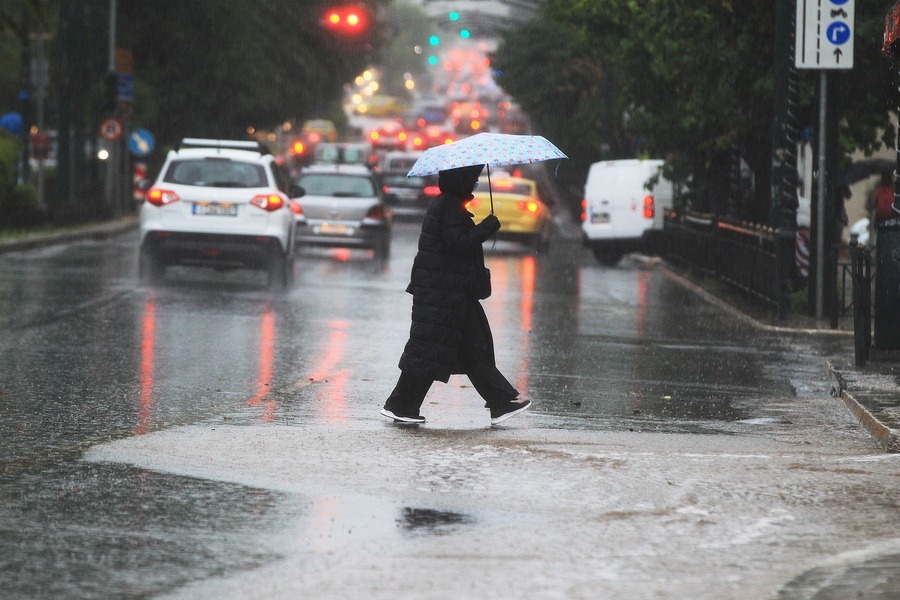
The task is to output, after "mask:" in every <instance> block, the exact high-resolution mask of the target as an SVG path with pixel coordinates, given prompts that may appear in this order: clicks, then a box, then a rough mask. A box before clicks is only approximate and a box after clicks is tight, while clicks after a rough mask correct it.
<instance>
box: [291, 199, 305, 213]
mask: <svg viewBox="0 0 900 600" xmlns="http://www.w3.org/2000/svg"><path fill="white" fill-rule="evenodd" d="M288 206H290V207H291V212H292V213H294V214H295V215H298V216H300V215H302V214H303V207H302V206H300V203H299V202H297V201H296V200H290V201H288Z"/></svg>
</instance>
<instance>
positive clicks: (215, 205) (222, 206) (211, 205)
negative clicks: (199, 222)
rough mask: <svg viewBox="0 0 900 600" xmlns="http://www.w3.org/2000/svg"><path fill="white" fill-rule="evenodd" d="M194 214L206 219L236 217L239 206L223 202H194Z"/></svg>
mask: <svg viewBox="0 0 900 600" xmlns="http://www.w3.org/2000/svg"><path fill="white" fill-rule="evenodd" d="M193 213H194V214H195V215H202V216H206V217H236V216H237V214H238V209H237V204H227V203H223V202H194V207H193Z"/></svg>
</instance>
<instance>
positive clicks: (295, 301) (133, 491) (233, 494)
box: [0, 226, 900, 600]
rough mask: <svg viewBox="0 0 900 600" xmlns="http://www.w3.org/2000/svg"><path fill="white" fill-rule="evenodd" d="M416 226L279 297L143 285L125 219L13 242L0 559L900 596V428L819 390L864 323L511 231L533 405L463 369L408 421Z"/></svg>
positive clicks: (218, 587)
mask: <svg viewBox="0 0 900 600" xmlns="http://www.w3.org/2000/svg"><path fill="white" fill-rule="evenodd" d="M414 240H415V230H414V228H413V229H410V228H409V227H408V226H406V227H401V228H400V230H399V232H398V239H397V240H396V242H398V243H395V252H394V257H393V258H392V259H391V261H390V263H389V264H385V265H380V264H377V263H373V262H372V261H371V260H370V258H369V257H368V256H365V255H361V254H359V253H339V252H338V253H335V252H331V251H328V252H325V251H323V252H311V253H310V254H309V255H305V256H304V257H303V260H302V261H301V263H300V264H299V267H298V273H297V275H298V284H297V286H295V288H293V289H292V290H291V291H290V292H289V293H288V294H286V295H284V296H273V295H272V294H269V293H268V292H266V291H265V289H264V288H265V286H264V282H263V281H262V279H261V278H260V279H259V281H257V278H255V276H246V275H242V274H216V273H210V274H202V275H197V274H195V273H192V272H187V271H184V272H182V271H176V272H173V273H171V274H168V275H167V281H166V284H165V285H163V286H160V287H159V288H153V289H151V288H141V287H139V286H136V285H135V265H136V262H135V261H134V260H133V259H134V243H135V237H134V235H133V232H126V233H125V234H122V235H114V236H113V237H111V238H103V237H102V236H101V237H99V238H98V237H87V238H81V239H80V240H79V241H78V242H77V245H76V246H75V247H74V249H73V247H71V246H66V245H60V244H57V245H53V246H44V247H40V246H38V247H36V248H31V249H23V248H20V249H17V250H15V251H14V252H10V253H9V254H8V255H5V256H4V257H2V258H0V267H2V269H3V271H2V272H3V277H2V278H0V299H2V303H0V304H2V306H3V307H4V308H3V310H2V311H0V327H2V330H3V339H2V340H0V358H2V366H0V408H2V410H0V433H2V436H0V459H2V460H0V467H2V471H0V585H2V589H4V590H7V591H8V592H9V593H11V597H15V598H47V597H67V598H115V597H122V598H126V597H171V598H248V597H250V598H295V597H298V596H301V597H322V598H357V597H371V598H388V597H390V598H418V597H423V596H424V597H434V598H460V597H496V598H505V597H514V596H515V597H522V596H526V597H535V598H595V597H611V598H617V597H632V598H735V599H741V600H743V599H746V598H751V599H752V598H779V599H784V600H787V599H799V598H847V597H864V598H875V599H880V598H896V597H898V593H900V592H898V590H900V581H898V576H897V573H898V572H900V569H898V568H897V567H900V528H898V525H897V523H896V519H895V516H896V514H897V512H898V511H897V508H898V507H900V504H898V499H897V495H896V489H897V483H898V478H900V469H898V466H900V463H898V462H897V461H898V455H896V454H889V453H884V452H882V451H881V448H880V447H879V446H878V444H877V443H876V441H875V440H873V439H872V437H871V435H870V433H868V432H867V430H866V429H864V428H862V427H861V426H860V424H858V423H857V421H856V420H855V417H854V416H853V415H852V414H851V413H850V412H849V411H848V410H847V408H846V406H845V405H844V403H842V402H840V401H837V400H836V399H834V398H831V397H830V396H829V394H828V391H829V387H830V385H831V384H830V381H829V375H828V368H827V365H828V364H840V360H841V359H842V358H843V357H844V356H845V355H846V356H849V357H851V358H852V356H851V355H852V339H850V338H847V337H846V336H836V335H831V334H818V333H815V332H793V333H791V332H786V331H781V330H778V329H777V328H771V327H766V326H764V325H760V324H758V323H754V322H752V320H748V319H746V318H742V317H740V315H736V314H734V313H733V312H731V311H728V310H725V309H723V307H721V306H718V305H717V304H716V303H714V302H711V301H709V299H707V298H705V297H703V295H702V294H701V293H699V292H698V290H696V289H693V288H692V287H691V286H690V285H688V284H686V282H684V281H680V280H679V278H678V277H677V276H675V275H674V274H673V273H671V272H668V271H667V270H666V269H665V268H663V267H662V265H655V264H652V263H651V264H645V263H640V262H637V261H631V260H629V261H626V262H625V263H623V265H622V266H621V267H619V268H616V269H606V268H601V267H599V266H597V265H596V264H594V263H593V262H592V261H590V260H585V259H584V257H583V256H581V254H580V248H579V247H578V246H577V244H573V243H571V242H569V243H566V242H565V241H563V242H561V243H559V244H556V245H555V246H554V250H553V255H552V256H551V257H536V258H535V257H529V256H527V255H525V256H523V255H522V253H521V251H520V250H518V249H516V248H513V247H511V246H508V245H503V244H497V246H496V247H491V248H490V249H489V250H488V253H487V256H488V261H489V266H490V267H491V269H492V273H493V275H494V278H495V281H494V284H495V290H496V291H495V295H494V296H493V297H492V298H491V299H490V300H489V301H487V302H486V303H485V306H486V310H487V313H488V317H489V319H490V321H491V324H492V327H493V328H494V335H495V341H496V344H497V348H498V362H499V364H500V367H501V370H503V371H504V372H506V373H508V374H509V375H510V377H511V379H513V383H514V384H515V385H516V386H517V387H519V388H520V389H521V390H523V391H524V392H525V393H526V395H527V396H528V397H531V398H533V399H534V400H535V402H536V404H535V408H534V410H532V411H530V412H529V413H527V414H526V415H523V416H521V417H516V418H515V419H512V420H510V421H509V422H508V423H509V424H508V426H506V427H494V428H492V427H490V426H489V425H488V419H487V413H486V411H485V410H484V409H483V408H482V407H481V405H480V404H479V403H478V402H476V401H474V399H473V394H474V392H473V390H472V389H471V387H469V385H468V382H467V381H466V380H465V379H464V378H453V379H451V382H450V384H449V385H437V386H436V387H435V388H434V389H433V390H432V392H431V393H430V394H429V397H428V399H427V400H426V405H425V407H424V409H423V412H424V413H425V415H426V416H427V417H428V419H429V420H428V422H427V423H426V424H425V425H422V426H411V427H410V426H395V425H393V424H391V423H388V422H385V421H384V420H383V419H381V418H380V417H379V416H378V414H377V409H378V408H379V407H380V404H381V402H382V401H383V398H384V397H385V396H386V394H387V392H389V390H390V388H391V386H392V385H393V382H394V380H395V378H396V375H397V371H396V359H397V357H398V355H399V350H400V349H402V345H403V342H404V341H405V333H406V328H407V327H408V314H409V313H408V310H409V307H408V303H409V299H408V296H407V295H405V294H404V293H403V292H402V289H403V286H404V283H403V282H404V280H405V278H406V277H407V276H408V268H409V267H408V264H409V262H410V260H411V256H412V253H413V252H414ZM572 256H574V257H576V259H575V260H570V259H568V258H567V257H572ZM10 282H16V283H15V284H11V283H10ZM842 374H843V376H844V381H845V383H846V382H849V381H850V379H851V378H849V377H847V371H843V372H842ZM847 387H848V388H849V387H850V385H849V383H847ZM885 387H886V389H887V387H889V386H887V385H886V386H885Z"/></svg>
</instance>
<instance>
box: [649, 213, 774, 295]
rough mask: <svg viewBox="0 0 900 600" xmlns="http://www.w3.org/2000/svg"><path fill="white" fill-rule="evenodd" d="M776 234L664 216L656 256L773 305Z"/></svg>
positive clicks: (703, 218)
mask: <svg viewBox="0 0 900 600" xmlns="http://www.w3.org/2000/svg"><path fill="white" fill-rule="evenodd" d="M777 245H778V240H777V237H776V231H775V230H774V229H773V228H771V227H767V226H763V225H756V224H748V223H735V222H730V221H725V220H721V219H718V218H716V217H715V216H712V215H702V214H691V213H687V214H676V213H668V214H666V216H665V220H664V227H663V232H662V235H661V236H659V239H658V248H657V250H658V252H659V254H660V255H661V256H662V257H663V258H665V259H666V260H668V261H670V262H673V263H675V264H677V265H680V266H686V267H691V268H693V269H695V270H697V271H700V272H701V273H703V274H706V275H709V276H712V277H716V278H717V279H720V280H722V281H725V282H727V283H728V284H730V285H732V286H734V287H736V288H738V289H740V290H742V291H744V292H746V293H748V294H750V295H752V296H754V297H756V298H757V299H759V300H761V301H763V302H765V303H766V304H771V305H773V306H777V305H778V290H777V284H776V281H777V268H778V256H777Z"/></svg>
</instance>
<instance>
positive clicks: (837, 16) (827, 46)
mask: <svg viewBox="0 0 900 600" xmlns="http://www.w3.org/2000/svg"><path fill="white" fill-rule="evenodd" d="M855 10H856V8H855V6H854V0H797V37H796V40H795V43H794V47H795V52H794V65H796V67H797V68H798V69H852V68H853V30H854V23H853V16H854V13H855Z"/></svg>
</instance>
